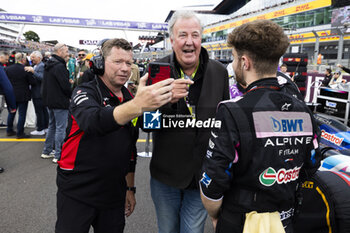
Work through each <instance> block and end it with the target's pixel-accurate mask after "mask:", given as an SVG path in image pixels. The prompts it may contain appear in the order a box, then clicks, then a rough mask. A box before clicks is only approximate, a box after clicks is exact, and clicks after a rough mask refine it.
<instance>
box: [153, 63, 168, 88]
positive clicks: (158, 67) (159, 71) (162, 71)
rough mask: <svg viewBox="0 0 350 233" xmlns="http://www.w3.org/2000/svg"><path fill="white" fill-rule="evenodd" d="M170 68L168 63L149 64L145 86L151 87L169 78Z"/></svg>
mask: <svg viewBox="0 0 350 233" xmlns="http://www.w3.org/2000/svg"><path fill="white" fill-rule="evenodd" d="M171 74H172V66H171V65H170V64H169V63H162V62H151V63H149V65H148V80H147V85H152V84H155V83H157V82H160V81H163V80H165V79H168V78H170V77H171Z"/></svg>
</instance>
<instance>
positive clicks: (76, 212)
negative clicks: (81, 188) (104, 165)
mask: <svg viewBox="0 0 350 233" xmlns="http://www.w3.org/2000/svg"><path fill="white" fill-rule="evenodd" d="M122 206H123V208H116V209H107V210H99V209H96V208H94V207H92V206H89V205H86V204H85V203H82V202H79V201H76V200H74V199H72V198H70V197H67V196H66V195H64V194H62V193H61V192H60V191H58V192H57V222H56V228H55V232H56V233H88V232H89V229H90V227H91V226H92V227H93V228H94V232H95V233H122V232H123V231H124V226H125V209H124V203H123V205H122Z"/></svg>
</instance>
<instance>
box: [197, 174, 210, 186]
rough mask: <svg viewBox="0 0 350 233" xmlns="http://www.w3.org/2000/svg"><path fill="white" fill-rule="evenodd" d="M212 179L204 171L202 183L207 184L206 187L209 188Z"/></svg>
mask: <svg viewBox="0 0 350 233" xmlns="http://www.w3.org/2000/svg"><path fill="white" fill-rule="evenodd" d="M211 181H212V179H211V178H210V177H209V176H208V175H207V173H205V172H203V174H202V179H201V181H200V182H201V183H202V184H204V185H205V187H207V188H208V186H209V185H210V183H211Z"/></svg>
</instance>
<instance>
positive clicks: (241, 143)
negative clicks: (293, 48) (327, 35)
mask: <svg viewBox="0 0 350 233" xmlns="http://www.w3.org/2000/svg"><path fill="white" fill-rule="evenodd" d="M228 44H229V45H230V46H231V47H232V48H233V49H232V54H233V56H234V62H233V68H234V70H235V74H236V79H237V82H239V83H240V84H241V85H242V86H244V87H245V89H246V92H245V94H244V95H243V96H240V97H236V98H235V99H232V100H228V101H224V102H221V103H220V104H219V106H218V110H217V115H216V120H219V121H221V127H220V128H216V129H214V130H213V131H212V135H211V138H210V140H209V145H208V150H207V153H206V157H205V158H204V162H203V167H202V178H201V180H200V188H201V197H202V201H203V204H204V206H205V208H206V209H207V211H208V213H209V215H210V216H211V218H212V221H213V225H214V228H216V232H220V233H221V232H230V233H236V232H237V233H238V232H239V233H241V232H243V229H244V228H248V227H252V228H257V227H262V228H266V227H268V225H269V226H271V225H272V226H274V227H275V228H276V229H278V227H280V228H279V230H277V231H272V230H270V228H267V231H266V232H269V233H272V232H283V231H285V232H287V233H290V232H293V226H292V217H293V215H294V211H295V203H296V200H299V198H296V193H297V189H298V186H299V184H300V182H301V181H302V180H303V179H305V178H309V177H310V176H312V175H313V174H314V173H315V172H316V170H317V168H318V167H319V164H320V159H321V155H320V153H319V149H318V135H319V130H318V129H317V125H316V123H315V121H314V119H313V116H312V113H311V112H310V110H309V109H308V107H307V106H306V105H305V103H304V102H303V101H301V100H298V99H297V98H295V97H293V96H292V95H290V94H288V93H287V92H284V91H281V86H280V85H279V83H278V81H277V78H276V70H277V65H278V61H279V58H280V57H281V56H282V55H283V54H284V53H285V51H286V49H287V48H288V46H289V42H288V37H287V36H286V35H285V34H284V32H283V29H282V28H281V27H280V26H278V25H277V24H276V23H274V22H272V21H269V20H256V21H253V22H249V23H246V24H244V25H242V26H240V27H237V28H236V29H235V30H234V31H233V32H231V33H230V35H229V36H228ZM254 211H256V212H254ZM263 213H268V214H271V215H270V216H277V221H276V217H275V218H274V221H273V222H270V223H271V224H264V221H261V223H262V225H259V224H257V222H254V221H253V222H250V221H248V220H247V219H248V217H247V216H252V215H255V216H258V217H257V218H256V219H259V218H260V219H262V218H263V217H262V216H266V215H263ZM246 214H248V215H246ZM273 214H274V215H273ZM271 219H273V218H272V217H271ZM252 228H250V229H252ZM262 228H260V229H262ZM250 232H252V231H250ZM253 232H255V231H253ZM256 232H258V231H256Z"/></svg>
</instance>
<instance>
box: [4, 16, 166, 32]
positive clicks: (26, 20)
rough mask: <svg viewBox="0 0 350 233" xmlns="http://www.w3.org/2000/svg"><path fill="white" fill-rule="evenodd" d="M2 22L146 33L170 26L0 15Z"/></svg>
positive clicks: (101, 20)
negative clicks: (141, 31) (140, 31)
mask: <svg viewBox="0 0 350 233" xmlns="http://www.w3.org/2000/svg"><path fill="white" fill-rule="evenodd" d="M0 22H8V23H23V24H39V25H40V24H41V25H56V26H67V27H82V28H84V27H86V28H89V27H90V28H106V29H127V30H144V31H166V30H168V24H166V23H147V22H134V21H121V20H105V19H86V18H71V17H56V16H44V15H25V14H11V13H4V12H1V13H0Z"/></svg>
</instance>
